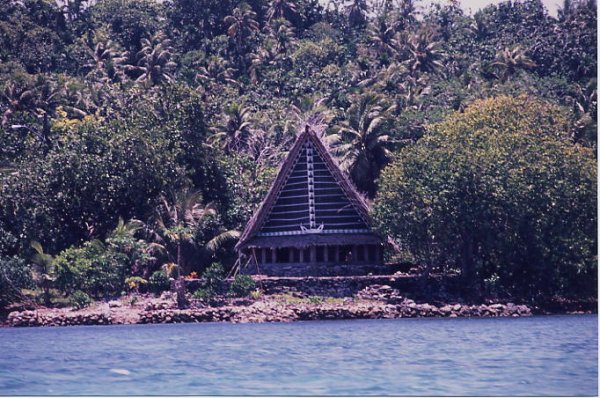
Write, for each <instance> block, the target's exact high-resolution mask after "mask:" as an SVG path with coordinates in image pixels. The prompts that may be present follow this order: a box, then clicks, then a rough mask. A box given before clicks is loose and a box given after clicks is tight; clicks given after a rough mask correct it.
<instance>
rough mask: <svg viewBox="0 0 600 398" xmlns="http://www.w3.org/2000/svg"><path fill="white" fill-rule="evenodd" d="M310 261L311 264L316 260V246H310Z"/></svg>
mask: <svg viewBox="0 0 600 398" xmlns="http://www.w3.org/2000/svg"><path fill="white" fill-rule="evenodd" d="M310 262H311V263H313V264H314V263H316V262H317V247H316V246H311V247H310Z"/></svg>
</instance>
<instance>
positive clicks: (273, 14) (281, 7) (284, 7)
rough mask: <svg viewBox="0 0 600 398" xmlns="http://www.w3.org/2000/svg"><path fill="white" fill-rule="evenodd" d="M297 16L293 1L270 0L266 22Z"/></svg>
mask: <svg viewBox="0 0 600 398" xmlns="http://www.w3.org/2000/svg"><path fill="white" fill-rule="evenodd" d="M297 15H298V9H297V7H296V4H295V2H294V0H272V1H271V4H270V5H269V9H268V10H267V15H266V16H267V21H268V22H270V21H271V20H273V19H277V18H286V19H288V20H291V19H293V18H294V17H296V16H297Z"/></svg>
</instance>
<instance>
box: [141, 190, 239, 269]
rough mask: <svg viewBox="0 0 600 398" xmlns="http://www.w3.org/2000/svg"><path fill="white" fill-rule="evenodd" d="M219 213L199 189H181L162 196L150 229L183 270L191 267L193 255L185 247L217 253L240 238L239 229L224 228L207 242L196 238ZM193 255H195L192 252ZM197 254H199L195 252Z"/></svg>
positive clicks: (171, 258) (149, 232)
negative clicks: (204, 200)
mask: <svg viewBox="0 0 600 398" xmlns="http://www.w3.org/2000/svg"><path fill="white" fill-rule="evenodd" d="M215 216H217V209H216V207H215V205H214V204H212V203H209V204H207V205H204V204H202V196H201V194H200V193H199V192H193V191H180V192H177V193H175V194H173V195H172V196H171V198H170V199H167V198H166V197H165V196H161V197H160V204H159V205H158V206H157V208H156V210H155V214H154V216H153V219H152V220H151V222H150V223H148V225H149V227H147V232H148V234H149V235H150V237H151V238H152V240H153V241H154V242H156V243H158V244H160V245H162V246H163V247H165V249H166V252H167V255H168V257H169V260H170V261H171V262H175V264H177V267H178V268H179V269H180V270H181V271H182V273H184V274H187V273H188V272H189V271H190V265H191V264H190V258H186V256H184V249H185V248H186V247H187V248H192V249H196V250H195V251H192V252H193V253H197V250H198V249H200V250H202V251H203V252H205V253H209V254H210V255H214V253H215V252H216V251H217V250H218V249H219V248H220V247H221V246H222V245H223V244H225V243H226V242H229V241H231V240H235V239H237V238H239V236H240V233H239V232H238V231H235V230H229V231H228V230H220V231H219V232H218V233H217V234H215V235H214V236H211V237H210V239H207V240H206V242H204V243H200V242H197V241H196V235H197V232H198V229H199V228H201V227H202V225H203V223H204V221H206V220H207V219H208V218H210V217H215ZM190 257H191V256H190ZM194 257H196V256H194Z"/></svg>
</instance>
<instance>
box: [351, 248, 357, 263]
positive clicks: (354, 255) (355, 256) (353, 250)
mask: <svg viewBox="0 0 600 398" xmlns="http://www.w3.org/2000/svg"><path fill="white" fill-rule="evenodd" d="M350 262H351V263H352V264H356V263H358V245H352V259H351V260H350Z"/></svg>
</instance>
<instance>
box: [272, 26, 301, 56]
mask: <svg viewBox="0 0 600 398" xmlns="http://www.w3.org/2000/svg"><path fill="white" fill-rule="evenodd" d="M268 31H269V36H270V37H271V38H272V39H273V42H274V43H275V45H274V48H275V52H276V53H277V54H287V53H288V52H289V51H290V50H292V47H293V46H294V44H295V42H296V32H295V31H294V28H293V27H292V24H291V23H290V21H288V20H287V19H284V18H277V19H275V20H273V21H271V23H270V24H269V28H268Z"/></svg>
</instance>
